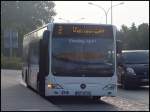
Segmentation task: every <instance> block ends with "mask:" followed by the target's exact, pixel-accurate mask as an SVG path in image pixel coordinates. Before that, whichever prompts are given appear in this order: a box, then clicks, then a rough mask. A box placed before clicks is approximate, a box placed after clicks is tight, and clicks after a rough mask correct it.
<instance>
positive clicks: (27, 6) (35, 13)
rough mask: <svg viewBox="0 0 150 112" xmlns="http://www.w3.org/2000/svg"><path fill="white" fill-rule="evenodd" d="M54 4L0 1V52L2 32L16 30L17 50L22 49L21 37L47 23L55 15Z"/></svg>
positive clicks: (46, 2)
mask: <svg viewBox="0 0 150 112" xmlns="http://www.w3.org/2000/svg"><path fill="white" fill-rule="evenodd" d="M54 6H55V4H54V3H53V2H51V1H1V34H2V35H1V41H2V43H1V50H3V51H7V50H5V49H4V48H3V32H4V31H5V30H9V29H12V30H17V31H18V32H19V37H20V38H19V44H20V46H19V49H20V50H18V52H21V49H22V39H23V35H24V34H26V33H28V32H30V31H32V30H35V29H36V28H38V27H40V26H42V25H43V24H45V23H48V22H49V21H51V20H52V17H53V16H55V15H56V13H55V12H54V10H53V8H54Z"/></svg>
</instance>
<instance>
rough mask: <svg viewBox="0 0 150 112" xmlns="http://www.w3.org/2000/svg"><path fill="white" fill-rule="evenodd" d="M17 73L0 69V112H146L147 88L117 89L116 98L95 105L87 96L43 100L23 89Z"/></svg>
mask: <svg viewBox="0 0 150 112" xmlns="http://www.w3.org/2000/svg"><path fill="white" fill-rule="evenodd" d="M20 76H21V71H17V70H1V110H2V111H8V110H9V111H28V110H29V111H32V110H33V111H39V110H40V111H71V110H73V111H120V110H125V111H129V110H135V111H141V110H144V111H145V110H146V111H148V110H149V87H142V88H139V89H137V90H122V89H121V88H118V95H117V97H102V98H101V100H100V101H98V102H96V101H93V100H92V99H90V98H87V97H56V98H53V99H50V98H43V97H41V96H39V95H38V94H37V93H35V92H33V91H32V90H31V89H29V88H26V87H25V86H24V85H23V84H22V82H21V80H20Z"/></svg>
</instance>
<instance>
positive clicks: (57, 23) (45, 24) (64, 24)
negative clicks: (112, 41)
mask: <svg viewBox="0 0 150 112" xmlns="http://www.w3.org/2000/svg"><path fill="white" fill-rule="evenodd" d="M52 24H64V25H65V24H71V25H73V24H76V25H103V26H114V25H111V24H98V23H58V22H57V23H47V24H45V25H44V26H42V27H39V28H38V29H36V30H33V31H31V32H29V33H27V34H25V35H24V36H27V35H30V34H32V33H34V32H36V31H38V30H40V29H42V28H45V27H47V26H49V25H52Z"/></svg>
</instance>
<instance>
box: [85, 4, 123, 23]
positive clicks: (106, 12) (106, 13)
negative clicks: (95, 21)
mask: <svg viewBox="0 0 150 112" xmlns="http://www.w3.org/2000/svg"><path fill="white" fill-rule="evenodd" d="M88 4H89V5H93V6H96V7H98V8H100V9H102V10H103V11H104V13H105V16H106V24H107V15H108V12H109V10H110V9H112V7H114V6H118V5H122V4H124V2H121V3H119V4H116V5H113V6H112V1H111V7H110V8H109V9H108V10H107V11H106V10H105V9H104V8H103V7H101V6H100V5H96V4H93V3H92V2H89V3H88ZM111 23H112V15H111Z"/></svg>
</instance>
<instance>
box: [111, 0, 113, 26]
mask: <svg viewBox="0 0 150 112" xmlns="http://www.w3.org/2000/svg"><path fill="white" fill-rule="evenodd" d="M112 21H113V20H112V1H111V24H113V23H112Z"/></svg>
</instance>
